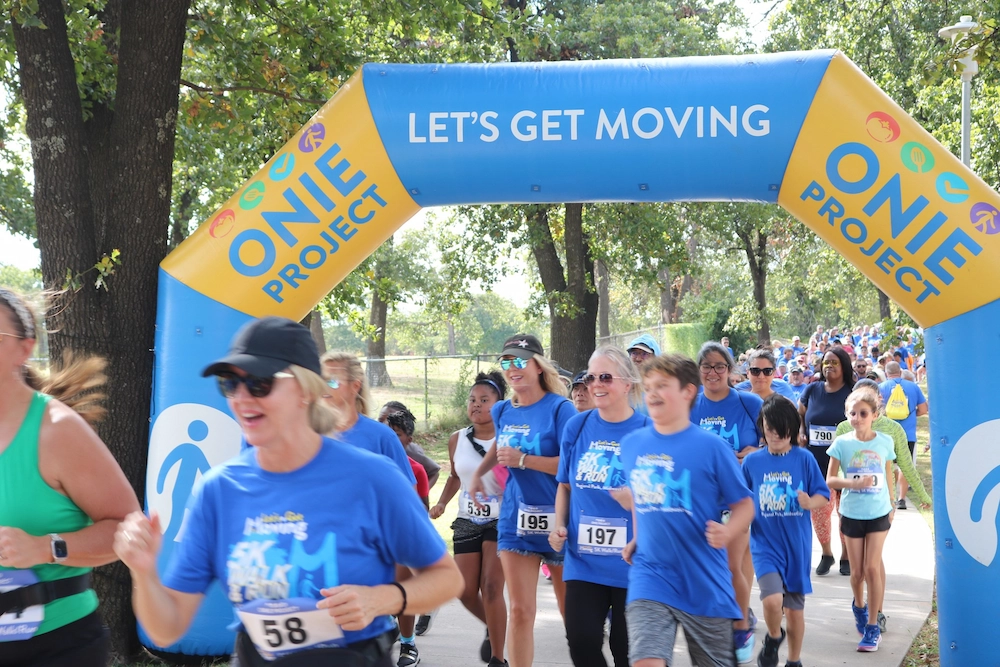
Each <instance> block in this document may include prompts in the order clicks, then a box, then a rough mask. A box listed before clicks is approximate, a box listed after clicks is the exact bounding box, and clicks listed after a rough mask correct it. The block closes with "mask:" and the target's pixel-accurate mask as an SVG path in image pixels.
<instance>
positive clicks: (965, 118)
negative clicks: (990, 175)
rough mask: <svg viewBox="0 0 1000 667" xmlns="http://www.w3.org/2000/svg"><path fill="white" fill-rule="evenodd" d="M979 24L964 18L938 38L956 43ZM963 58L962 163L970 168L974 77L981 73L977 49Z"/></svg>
mask: <svg viewBox="0 0 1000 667" xmlns="http://www.w3.org/2000/svg"><path fill="white" fill-rule="evenodd" d="M978 27H979V24H978V23H976V22H975V21H973V20H972V17H971V16H963V17H962V20H960V21H959V22H958V23H956V24H955V25H950V26H948V27H947V28H941V29H940V30H938V37H941V38H943V39H949V38H950V39H951V41H952V42H953V43H954V42H956V41H958V40H959V39H961V37H962V36H964V35H967V34H968V33H969V32H970V31H972V30H974V29H975V28H978ZM963 54H964V55H963V56H962V57H961V58H959V59H958V63H959V65H961V66H962V69H961V75H962V163H963V164H964V165H965V166H966V167H968V166H969V153H970V151H969V125H970V124H971V122H972V100H971V97H972V77H974V76H976V74H978V73H979V63H977V62H976V61H975V55H976V47H975V46H973V47H970V48H967V49H965V51H963Z"/></svg>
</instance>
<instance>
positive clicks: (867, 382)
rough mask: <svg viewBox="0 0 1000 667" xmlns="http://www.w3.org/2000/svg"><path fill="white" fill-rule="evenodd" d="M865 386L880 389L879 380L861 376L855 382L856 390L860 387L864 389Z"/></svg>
mask: <svg viewBox="0 0 1000 667" xmlns="http://www.w3.org/2000/svg"><path fill="white" fill-rule="evenodd" d="M876 377H878V376H876ZM865 387H868V388H869V389H874V390H875V391H878V382H876V381H875V380H872V379H871V378H861V379H860V380H858V381H857V382H855V383H854V391H857V390H858V389H864V388H865Z"/></svg>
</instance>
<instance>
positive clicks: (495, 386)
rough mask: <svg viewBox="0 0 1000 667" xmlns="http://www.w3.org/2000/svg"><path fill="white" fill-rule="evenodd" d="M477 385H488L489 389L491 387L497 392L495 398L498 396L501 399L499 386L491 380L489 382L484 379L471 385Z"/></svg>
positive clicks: (487, 379)
mask: <svg viewBox="0 0 1000 667" xmlns="http://www.w3.org/2000/svg"><path fill="white" fill-rule="evenodd" d="M477 384H488V385H490V386H491V387H493V388H494V389H496V390H497V396H499V397H500V398H503V392H502V391H500V385H498V384H497V383H496V382H494V381H493V380H490V379H489V378H486V379H485V380H477V381H476V382H475V383H473V386H475V385H477Z"/></svg>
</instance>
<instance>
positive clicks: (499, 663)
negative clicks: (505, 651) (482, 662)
mask: <svg viewBox="0 0 1000 667" xmlns="http://www.w3.org/2000/svg"><path fill="white" fill-rule="evenodd" d="M486 667H509V665H508V664H507V661H506V660H501V659H500V658H490V662H489V664H488V665H486Z"/></svg>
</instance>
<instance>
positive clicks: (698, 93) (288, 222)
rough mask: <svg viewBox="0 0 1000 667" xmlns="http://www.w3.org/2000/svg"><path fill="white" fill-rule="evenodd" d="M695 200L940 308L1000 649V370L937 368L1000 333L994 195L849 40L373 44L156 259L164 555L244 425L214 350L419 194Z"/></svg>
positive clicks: (217, 603) (938, 346)
mask: <svg viewBox="0 0 1000 667" xmlns="http://www.w3.org/2000/svg"><path fill="white" fill-rule="evenodd" d="M677 200H687V201H706V200H735V201H758V202H776V203H778V204H779V205H781V206H783V207H784V208H785V209H786V210H788V211H789V212H791V213H793V214H794V215H795V216H797V217H798V218H799V219H800V220H802V221H803V222H804V223H805V224H807V225H809V226H810V227H811V228H812V229H813V230H815V231H816V233H818V234H819V235H820V236H822V237H823V238H824V239H826V240H827V241H828V242H829V243H830V244H831V245H832V246H834V247H835V248H837V250H838V251H839V252H841V253H842V254H843V256H844V257H845V258H847V259H848V260H849V261H851V262H852V263H853V264H854V265H855V266H857V267H858V268H859V269H860V270H861V271H862V272H863V273H864V274H865V275H867V276H868V277H869V278H870V279H871V280H872V282H874V283H875V284H876V285H878V287H879V288H881V289H882V290H883V291H884V292H886V293H887V294H888V295H890V296H891V297H892V299H893V300H895V301H896V303H898V304H900V305H901V306H902V307H903V308H904V309H905V310H906V311H907V312H908V313H910V315H912V316H913V318H914V319H915V320H916V321H917V322H919V323H920V324H921V325H922V326H924V327H926V347H927V358H928V360H929V361H928V363H929V364H930V367H931V368H933V369H934V371H933V372H932V373H931V375H930V383H931V387H930V394H931V396H932V397H933V404H934V405H933V409H932V411H931V433H932V438H931V440H932V447H933V461H934V463H933V472H934V501H935V524H936V535H937V547H936V556H937V568H938V569H937V576H938V589H937V590H938V604H939V608H940V636H941V647H942V650H941V661H942V664H944V665H970V664H986V663H988V662H989V663H992V662H995V658H996V653H995V649H994V645H995V639H994V637H993V633H994V630H995V628H994V625H995V623H994V619H995V617H996V614H995V610H996V600H997V598H998V597H1000V562H998V560H997V513H998V505H1000V447H998V446H997V444H996V443H997V442H998V440H1000V402H998V401H997V400H996V397H995V396H994V395H993V393H992V392H993V388H992V386H991V381H990V380H989V379H988V375H987V373H985V372H984V373H982V374H974V375H973V377H965V376H962V375H959V374H958V373H949V372H940V370H939V369H941V370H944V369H949V368H950V369H955V370H956V371H957V370H958V369H960V368H967V367H968V364H967V363H966V359H965V355H966V353H967V350H968V347H969V345H970V344H972V343H973V341H976V343H979V342H980V341H982V343H984V344H986V345H995V344H996V341H997V331H998V325H1000V301H998V300H997V297H998V296H1000V261H998V260H1000V235H998V234H997V233H998V232H1000V213H998V208H1000V197H998V195H997V193H996V192H994V191H993V190H991V189H990V188H989V187H988V186H987V185H986V184H985V183H983V182H982V181H981V180H980V179H979V178H977V177H976V176H975V175H974V174H973V173H972V172H971V171H969V170H968V169H967V168H965V167H964V166H963V165H962V164H961V163H960V162H959V161H958V160H957V159H956V158H955V157H954V156H953V155H951V154H950V153H949V152H948V151H947V150H945V148H944V147H942V146H941V145H940V144H939V143H938V142H937V141H936V140H934V138H933V137H931V135H930V134H928V133H927V132H926V131H925V130H923V129H922V128H921V127H920V126H919V125H918V124H917V123H916V122H915V121H914V120H912V119H911V118H909V117H908V116H907V115H906V113H905V112H903V110H902V109H900V108H899V106H897V105H896V104H895V103H893V102H892V100H890V99H889V98H888V97H887V96H886V95H885V94H884V93H883V92H882V91H881V90H879V89H878V87H876V86H875V84H874V83H872V82H871V81H870V80H869V79H868V78H867V77H866V76H865V75H864V74H863V73H862V72H861V71H860V70H859V69H858V68H857V67H856V66H855V65H854V64H853V63H851V61H850V60H848V59H847V58H846V57H845V56H844V55H843V54H841V53H838V52H834V51H813V52H802V53H783V54H775V55H758V56H742V57H727V56H715V57H698V58H675V59H657V60H652V59H651V60H620V61H614V60H611V61H599V62H572V63H544V64H542V63H519V64H493V65H376V64H369V65H365V66H364V67H363V68H362V69H361V70H360V71H359V72H357V73H356V74H355V75H354V76H353V77H352V78H351V79H350V80H349V81H348V82H347V83H346V84H345V85H344V86H343V87H342V88H341V89H340V90H339V92H338V93H337V94H336V95H335V96H334V97H333V98H332V99H331V100H330V101H329V102H328V103H327V104H326V105H325V106H324V107H323V108H322V109H321V110H320V111H319V112H318V113H317V114H316V115H315V116H314V117H313V118H312V119H311V120H310V121H309V122H308V123H306V125H305V126H304V127H303V128H302V129H301V130H300V131H299V133H298V134H297V135H296V136H294V137H293V138H292V139H291V141H289V142H288V144H286V145H285V146H284V147H283V148H282V149H281V150H280V151H279V152H278V153H277V154H276V155H275V156H274V157H273V158H271V160H270V161H269V162H268V163H267V164H266V165H264V167H262V168H261V170H260V171H259V172H258V173H257V174H256V175H255V176H254V177H253V178H251V179H250V180H249V181H248V182H247V183H246V184H245V185H244V186H243V187H242V188H241V189H240V190H239V191H238V192H237V193H236V194H234V195H233V196H232V198H230V200H229V201H228V202H227V203H226V204H225V206H223V208H222V210H221V211H219V212H218V213H216V214H215V216H214V217H213V219H211V220H210V221H208V222H207V223H206V224H204V225H202V226H201V227H200V228H199V229H198V231H197V232H195V233H194V234H193V235H192V236H191V238H189V239H188V240H186V241H185V242H184V243H183V244H182V245H181V246H180V247H179V248H177V249H176V250H175V251H174V252H173V253H171V255H170V256H169V257H167V259H166V260H164V262H163V264H162V267H161V273H160V289H159V296H158V299H159V309H158V317H157V328H156V370H155V378H154V382H155V387H154V394H153V405H152V432H151V438H150V449H149V464H148V472H147V484H146V489H147V498H146V504H147V506H148V507H149V508H151V509H156V510H158V511H159V512H160V514H161V516H162V518H163V520H164V526H165V527H166V528H165V530H166V536H165V537H166V539H165V541H164V542H165V548H164V553H163V559H164V560H166V559H167V558H169V555H170V552H171V551H172V547H173V545H174V544H175V541H176V540H179V539H181V538H182V537H183V532H182V530H181V529H182V525H183V520H184V505H185V502H186V500H187V497H188V495H189V493H190V491H191V488H192V486H193V485H194V483H195V481H196V479H197V478H198V477H199V475H200V473H201V472H204V471H205V470H207V469H208V467H210V466H212V465H215V464H218V463H221V462H222V461H224V460H226V459H228V458H230V457H231V456H233V455H234V454H235V453H236V452H237V451H238V450H239V448H240V431H239V428H238V427H237V425H236V423H235V422H234V421H233V420H232V418H231V417H230V416H229V415H228V413H227V410H226V407H225V402H224V401H223V399H222V398H221V397H220V396H219V394H218V391H217V390H216V388H215V384H214V383H213V382H209V381H207V380H202V379H201V378H200V377H199V370H200V369H201V368H202V367H204V365H205V364H206V363H207V362H209V361H210V360H212V359H214V358H216V357H218V356H220V355H221V354H223V353H224V352H225V350H226V348H227V345H228V341H229V339H230V337H231V336H232V334H233V333H234V332H235V331H236V329H237V328H238V327H239V326H240V325H242V324H243V323H244V322H246V321H247V320H249V319H250V318H253V317H259V316H263V315H283V316H286V317H290V318H292V319H295V320H298V319H301V318H302V317H304V316H305V314H306V313H307V312H309V310H310V309H311V308H312V307H313V306H314V305H315V304H316V303H317V302H318V301H319V300H320V299H321V298H322V297H323V296H324V295H325V294H327V293H328V291H329V290H330V289H331V288H332V287H333V286H334V285H335V284H337V282H338V281H340V280H341V279H342V278H343V277H344V276H345V275H346V274H347V273H348V272H350V271H351V270H352V269H353V268H354V267H355V266H357V265H358V264H359V263H360V262H361V261H362V260H363V259H364V258H365V257H366V256H368V255H369V254H370V253H371V252H372V251H374V250H375V249H376V248H377V247H378V246H379V245H380V244H381V243H382V242H383V241H384V240H385V239H387V238H388V237H389V236H390V235H391V234H392V233H393V232H395V231H396V230H397V229H398V228H399V227H400V225H402V224H403V223H404V222H405V221H406V220H407V219H409V218H410V217H411V216H412V215H413V214H414V213H416V212H417V211H418V210H419V209H420V208H421V207H422V206H435V205H444V204H486V203H500V202H522V203H523V202H552V203H555V202H566V201H584V202H595V201H677ZM980 378H982V379H980ZM161 565H162V563H161ZM231 620H232V612H231V610H230V608H229V604H228V602H227V600H226V597H225V595H224V594H223V592H222V591H221V590H219V591H215V592H213V593H212V594H211V595H209V596H208V598H207V599H206V604H205V605H204V606H203V608H202V610H201V612H200V615H199V617H198V618H197V619H196V621H195V623H194V624H193V627H192V629H191V631H190V632H189V633H188V635H187V636H186V637H185V638H184V639H183V640H182V641H180V642H179V643H177V644H175V645H174V646H171V647H168V648H167V650H168V651H174V652H180V653H188V654H224V653H228V652H229V651H230V649H231V647H232V634H231V633H230V632H229V631H227V630H226V625H227V624H229V623H230V622H231ZM143 639H144V641H145V642H146V643H147V644H150V642H149V640H148V637H146V636H145V635H143Z"/></svg>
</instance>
